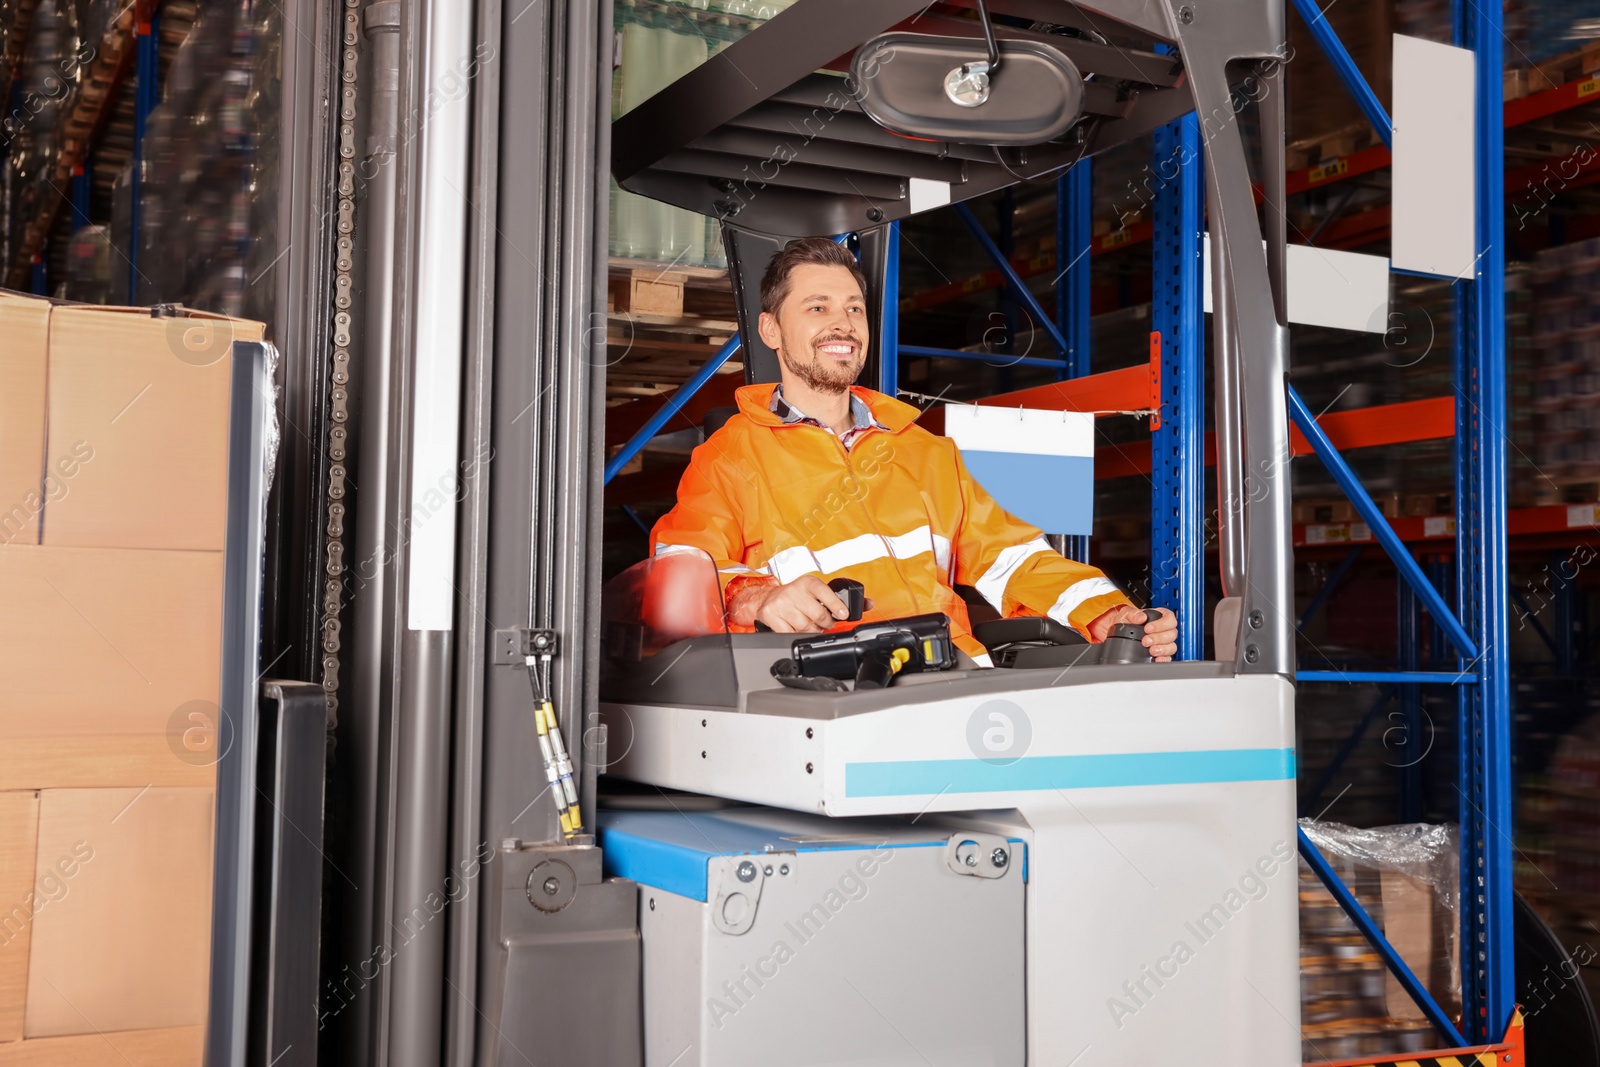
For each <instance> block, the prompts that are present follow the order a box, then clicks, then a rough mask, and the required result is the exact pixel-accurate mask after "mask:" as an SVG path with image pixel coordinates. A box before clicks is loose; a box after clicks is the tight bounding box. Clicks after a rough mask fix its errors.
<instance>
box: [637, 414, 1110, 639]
mask: <svg viewBox="0 0 1600 1067" xmlns="http://www.w3.org/2000/svg"><path fill="white" fill-rule="evenodd" d="M773 389H774V386H773V385H771V384H767V385H747V386H745V387H744V388H742V389H740V390H739V391H738V393H737V394H736V397H737V400H738V404H739V414H737V415H735V416H734V417H733V418H731V419H729V420H728V422H727V424H726V425H725V426H723V428H722V429H720V430H718V431H717V432H716V433H714V434H712V435H711V437H710V439H709V440H707V441H706V442H705V443H704V444H702V445H701V446H700V447H698V448H696V449H695V450H694V455H693V456H692V457H691V458H690V460H689V469H688V470H686V471H685V472H684V475H683V480H682V481H681V482H680V483H679V485H678V503H677V506H676V507H674V508H673V509H672V510H671V511H670V512H668V513H667V514H666V515H664V516H662V518H661V520H660V521H659V522H657V523H656V526H655V529H654V530H653V531H652V532H651V538H650V540H651V544H652V546H653V552H654V553H655V554H657V555H660V554H661V553H663V552H664V551H670V549H671V548H672V547H677V546H688V547H693V548H697V549H700V550H702V551H704V552H706V553H707V554H709V555H710V556H711V558H712V559H713V560H715V561H716V565H717V570H718V571H719V573H720V576H721V580H722V585H723V591H724V595H725V596H728V595H731V593H732V592H734V591H737V587H738V585H739V584H741V583H742V582H744V581H750V580H764V581H774V580H776V581H778V582H783V583H788V582H792V581H794V580H795V579H796V578H799V577H801V576H802V575H805V574H815V575H817V576H818V577H820V578H822V579H823V580H824V581H828V580H831V579H833V578H839V577H848V578H854V579H856V580H857V581H859V582H861V584H862V585H863V586H865V587H866V595H867V597H868V598H869V599H871V600H872V601H873V608H872V610H871V611H868V612H867V613H866V615H865V619H867V620H876V619H894V618H899V617H902V616H906V615H918V614H921V613H923V612H931V611H942V612H944V613H945V614H946V615H949V616H950V620H951V625H952V631H953V633H954V634H955V636H956V641H957V644H958V645H959V646H960V647H961V648H962V649H964V650H965V651H966V652H967V653H968V654H969V655H973V656H980V655H982V654H983V652H984V649H983V646H982V645H981V644H979V643H978V642H977V640H976V639H974V638H973V637H972V636H971V625H970V623H969V621H968V618H967V608H966V604H965V602H964V601H962V599H961V597H960V595H959V594H957V593H956V591H955V590H954V588H952V587H953V586H956V585H970V586H972V587H974V588H975V589H977V590H978V592H979V593H981V594H982V595H983V597H984V599H985V600H987V601H988V602H989V603H990V604H992V605H993V606H994V608H995V610H997V611H998V612H1000V614H1001V615H1006V616H1010V615H1048V616H1050V617H1051V618H1053V619H1055V620H1057V621H1058V622H1061V623H1064V624H1066V625H1068V626H1071V627H1073V628H1074V629H1076V630H1078V631H1079V632H1080V633H1085V634H1086V633H1087V630H1086V627H1087V626H1088V624H1089V622H1090V621H1091V620H1093V619H1095V618H1096V617H1098V616H1099V615H1101V614H1102V613H1104V612H1105V611H1107V610H1108V609H1110V608H1113V607H1115V606H1117V605H1118V604H1127V603H1129V600H1128V599H1127V597H1125V596H1123V595H1122V593H1121V592H1120V591H1118V589H1117V587H1116V586H1114V585H1112V584H1111V582H1110V581H1109V580H1107V578H1106V577H1105V575H1104V574H1103V573H1101V572H1100V571H1099V570H1098V569H1096V568H1094V567H1090V566H1088V565H1087V564H1083V563H1076V562H1073V561H1072V560H1069V559H1067V558H1065V557H1063V556H1062V555H1060V554H1059V553H1057V552H1056V551H1055V550H1054V549H1052V548H1051V547H1050V545H1049V544H1048V543H1047V542H1046V541H1045V539H1044V537H1043V536H1042V535H1041V533H1040V531H1039V530H1038V529H1037V528H1036V527H1033V526H1030V525H1028V524H1027V523H1025V522H1023V521H1021V520H1020V519H1017V518H1015V517H1013V516H1012V515H1010V514H1008V513H1007V512H1006V511H1005V510H1004V509H1002V508H1001V507H1000V505H999V504H997V503H995V501H994V498H993V497H991V496H990V495H989V494H988V493H987V492H985V491H984V490H983V487H982V486H980V485H978V483H977V482H976V481H974V480H973V478H972V476H971V475H970V474H968V473H967V469H966V466H965V464H963V463H962V461H961V452H960V450H959V449H957V448H956V445H955V442H954V441H951V440H950V439H949V438H945V437H939V436H936V435H934V434H931V433H929V432H928V431H926V430H924V429H923V428H922V427H920V426H916V425H914V420H915V419H916V418H917V414H918V412H917V409H916V408H914V407H912V406H911V405H909V404H905V403H902V402H900V401H899V400H895V399H893V398H892V397H888V396H885V395H884V394H882V393H877V392H873V391H872V390H870V389H864V388H861V387H860V386H852V391H853V392H854V393H855V394H856V395H857V396H859V397H861V398H862V399H863V400H864V401H866V403H867V405H868V406H869V407H870V408H871V410H872V414H873V417H874V418H876V419H877V420H878V422H880V423H882V424H883V428H882V429H877V428H874V429H870V430H867V431H865V432H864V433H863V434H862V435H861V436H860V438H858V439H857V440H856V441H855V443H854V445H853V446H852V447H851V448H850V449H849V450H848V451H847V450H846V449H845V448H844V446H843V445H842V444H840V442H839V440H838V438H836V437H834V436H833V434H831V433H829V432H828V431H827V430H825V429H822V428H821V427H817V426H809V425H805V424H801V423H795V424H790V425H785V424H784V423H783V421H782V420H781V419H780V418H779V417H778V416H777V415H775V414H774V413H773V412H772V411H771V410H770V407H771V402H772V391H773ZM1041 490H1042V491H1047V489H1046V487H1041ZM730 584H731V585H732V586H733V588H732V589H730ZM848 625H854V624H848ZM980 662H987V660H986V659H985V660H981V661H980Z"/></svg>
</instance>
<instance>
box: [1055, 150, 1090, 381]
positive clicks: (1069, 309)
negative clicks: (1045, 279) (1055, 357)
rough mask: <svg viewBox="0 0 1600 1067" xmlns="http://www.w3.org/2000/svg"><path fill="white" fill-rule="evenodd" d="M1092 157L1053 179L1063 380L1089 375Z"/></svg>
mask: <svg viewBox="0 0 1600 1067" xmlns="http://www.w3.org/2000/svg"><path fill="white" fill-rule="evenodd" d="M1093 220H1094V157H1092V156H1090V157H1086V158H1084V159H1080V160H1079V161H1078V162H1076V163H1074V164H1073V165H1072V168H1071V169H1070V170H1068V171H1067V172H1066V173H1065V174H1063V175H1062V176H1061V177H1059V178H1057V179H1056V266H1057V267H1059V268H1060V269H1059V271H1057V273H1056V325H1057V327H1058V328H1059V329H1060V330H1061V332H1062V334H1063V335H1064V336H1065V337H1066V339H1067V349H1066V351H1065V352H1063V353H1062V356H1063V357H1064V358H1065V359H1066V364H1067V365H1066V367H1065V368H1064V369H1063V371H1062V377H1063V378H1082V377H1083V376H1084V375H1085V374H1088V373H1089V345H1090V333H1089V246H1090V242H1091V241H1092V240H1093V225H1094V222H1093Z"/></svg>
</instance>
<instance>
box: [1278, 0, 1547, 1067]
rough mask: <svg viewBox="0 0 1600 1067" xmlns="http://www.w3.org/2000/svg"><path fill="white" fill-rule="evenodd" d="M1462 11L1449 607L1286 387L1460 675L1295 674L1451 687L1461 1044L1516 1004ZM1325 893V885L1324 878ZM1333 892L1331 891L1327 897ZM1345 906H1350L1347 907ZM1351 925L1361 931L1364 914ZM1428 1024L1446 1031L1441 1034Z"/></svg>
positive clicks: (1483, 306) (1497, 558)
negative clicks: (1463, 211)
mask: <svg viewBox="0 0 1600 1067" xmlns="http://www.w3.org/2000/svg"><path fill="white" fill-rule="evenodd" d="M1294 3H1295V8H1296V9H1297V10H1298V11H1299V13H1300V15H1301V17H1302V18H1303V19H1304V21H1305V22H1306V25H1307V26H1308V27H1309V29H1310V30H1311V33H1312V36H1313V37H1314V38H1315V39H1316V41H1317V43H1318V45H1319V46H1320V47H1321V49H1322V50H1323V51H1324V52H1325V53H1326V54H1327V55H1328V58H1329V59H1330V61H1331V62H1332V64H1333V66H1334V69H1335V70H1336V71H1337V72H1338V74H1339V77H1340V80H1341V81H1342V82H1343V83H1344V84H1345V86H1346V88H1347V89H1349V91H1350V92H1351V95H1352V96H1354V97H1355V100H1356V102H1357V104H1358V105H1359V106H1360V107H1361V109H1362V111H1363V113H1364V114H1365V115H1366V116H1367V118H1368V120H1369V121H1370V122H1371V123H1372V126H1373V128H1374V129H1375V130H1376V132H1377V134H1378V136H1379V138H1380V139H1381V140H1382V141H1383V143H1384V144H1385V146H1388V147H1391V148H1392V142H1393V127H1392V124H1391V122H1390V119H1389V116H1388V115H1387V114H1386V113H1385V112H1384V109H1383V105H1382V104H1381V102H1380V101H1379V100H1378V99H1377V97H1376V95H1375V94H1374V93H1373V92H1372V90H1371V88H1370V87H1369V86H1368V85H1367V82H1366V80H1365V78H1363V77H1362V75H1361V72H1360V71H1359V70H1358V69H1357V68H1356V66H1355V64H1354V62H1353V61H1352V60H1351V59H1350V56H1349V53H1348V52H1346V50H1345V49H1344V46H1343V45H1342V44H1341V43H1340V41H1339V38H1338V35H1337V34H1336V33H1334V31H1333V29H1332V27H1331V26H1329V25H1328V23H1327V21H1326V20H1325V19H1323V17H1322V12H1321V11H1320V10H1319V9H1318V8H1317V7H1316V6H1315V4H1314V3H1313V2H1312V0H1294ZM1468 7H1469V5H1466V4H1464V3H1463V2H1462V0H1454V3H1453V10H1454V14H1455V34H1454V38H1455V40H1454V43H1455V44H1456V45H1458V46H1463V47H1468V48H1471V49H1472V50H1473V52H1474V53H1475V58H1476V68H1475V69H1476V73H1475V78H1476V92H1475V94H1474V95H1475V105H1476V106H1475V112H1476V114H1475V121H1474V126H1475V135H1476V137H1475V147H1476V167H1475V179H1476V189H1475V192H1476V204H1475V220H1476V237H1477V246H1478V248H1479V249H1480V251H1481V254H1480V256H1479V257H1478V259H1477V261H1476V263H1475V267H1474V271H1475V273H1474V276H1473V278H1472V279H1471V280H1470V281H1453V285H1454V287H1455V291H1456V306H1457V310H1458V315H1457V319H1456V321H1457V323H1458V328H1457V330H1456V332H1455V337H1456V339H1455V356H1456V358H1455V372H1456V434H1455V440H1454V459H1455V471H1456V598H1455V599H1456V604H1457V609H1456V610H1455V611H1453V610H1451V608H1450V607H1449V606H1448V604H1446V603H1445V600H1444V598H1443V597H1441V596H1440V595H1439V593H1438V591H1437V589H1436V587H1435V586H1434V585H1433V584H1432V583H1431V582H1430V581H1429V580H1428V578H1427V577H1426V576H1425V575H1424V574H1423V572H1422V569H1421V568H1420V567H1419V566H1418V565H1417V563H1416V561H1415V560H1414V559H1413V558H1412V556H1411V554H1410V552H1409V551H1408V550H1407V549H1406V548H1405V546H1404V545H1402V544H1401V543H1400V542H1399V539H1398V538H1396V537H1395V536H1394V534H1393V532H1392V531H1391V530H1390V528H1389V525H1388V522H1387V520H1385V518H1384V517H1383V515H1382V514H1381V513H1380V512H1379V510H1378V508H1377V507H1376V506H1375V505H1374V504H1373V502H1372V500H1371V498H1370V497H1369V496H1368V495H1367V494H1366V492H1365V491H1364V490H1363V489H1362V488H1361V486H1360V483H1359V481H1358V480H1357V479H1356V478H1355V476H1354V474H1353V473H1352V472H1351V471H1350V469H1349V467H1348V466H1347V465H1346V464H1345V462H1344V460H1343V459H1342V458H1341V457H1340V456H1339V454H1338V452H1337V451H1336V450H1335V449H1334V448H1333V446H1332V445H1331V444H1330V443H1329V442H1328V440H1327V438H1326V436H1325V435H1323V434H1321V433H1320V431H1318V430H1317V429H1316V426H1315V421H1314V419H1313V417H1312V416H1311V413H1310V412H1309V411H1308V410H1307V409H1306V408H1305V406H1304V404H1303V402H1301V400H1300V398H1299V396H1298V395H1297V394H1296V393H1295V392H1294V390H1293V389H1292V388H1291V389H1290V405H1291V410H1292V412H1293V418H1294V422H1295V425H1296V426H1298V427H1299V428H1300V430H1301V431H1302V432H1303V433H1305V435H1306V436H1307V438H1308V439H1309V440H1311V442H1312V444H1313V446H1314V448H1315V450H1316V452H1317V455H1318V456H1319V458H1320V459H1321V460H1322V461H1323V463H1324V464H1325V465H1326V466H1327V467H1328V468H1329V470H1330V472H1331V473H1332V474H1333V475H1334V477H1335V479H1336V480H1337V481H1338V482H1339V484H1340V486H1341V488H1343V489H1344V490H1345V492H1346V494H1347V495H1348V496H1349V497H1350V499H1351V502H1352V503H1353V504H1354V505H1355V506H1356V509H1357V510H1358V511H1359V512H1360V513H1361V517H1362V520H1363V521H1364V522H1366V523H1367V524H1368V525H1369V526H1370V527H1371V528H1372V530H1373V532H1374V534H1375V535H1376V536H1377V538H1378V540H1379V541H1380V542H1381V543H1382V544H1383V547H1384V549H1385V551H1386V552H1387V553H1388V554H1389V556H1390V557H1391V558H1392V559H1393V560H1394V563H1395V565H1396V567H1397V569H1398V570H1399V573H1400V579H1401V581H1402V583H1403V585H1404V586H1405V587H1406V588H1407V592H1408V593H1410V594H1414V595H1415V596H1416V598H1417V599H1419V600H1421V601H1422V602H1423V603H1424V604H1426V606H1427V607H1428V610H1429V612H1430V614H1431V615H1432V616H1433V619H1434V621H1435V623H1436V624H1438V625H1440V626H1441V627H1442V629H1443V630H1444V631H1445V632H1446V634H1447V636H1448V637H1449V640H1450V643H1451V644H1453V645H1455V647H1456V651H1457V653H1458V661H1457V662H1458V670H1457V671H1456V672H1455V673H1454V674H1450V673H1448V672H1439V673H1433V674H1428V673H1424V672H1420V671H1415V670H1404V669H1403V670H1402V671H1400V672H1392V673H1380V672H1361V673H1355V672H1320V671H1319V672H1309V671H1307V672H1301V673H1300V678H1301V679H1302V680H1309V679H1311V678H1313V677H1314V678H1315V679H1316V680H1330V681H1331V680H1347V681H1387V682H1390V683H1399V684H1401V685H1402V686H1404V685H1405V684H1409V683H1413V682H1450V683H1453V684H1455V685H1456V692H1457V700H1458V730H1457V737H1458V744H1459V746H1460V748H1459V753H1458V764H1457V790H1458V792H1459V794H1460V801H1459V820H1460V828H1461V832H1460V841H1461V866H1460V878H1461V882H1460V886H1461V895H1460V899H1461V917H1460V918H1461V931H1460V937H1461V942H1460V944H1461V946H1462V950H1461V989H1462V1020H1461V1031H1462V1034H1463V1036H1464V1037H1465V1038H1466V1039H1467V1040H1470V1041H1476V1042H1491V1041H1497V1040H1499V1039H1500V1038H1501V1037H1502V1035H1504V1034H1505V1032H1506V1029H1507V1027H1508V1026H1509V1025H1510V1023H1511V1020H1512V1015H1513V1012H1514V1011H1515V1008H1516V1001H1515V974H1514V969H1513V952H1514V946H1513V944H1512V901H1513V889H1512V862H1511V849H1512V843H1511V837H1510V834H1511V799H1512V798H1511V790H1512V780H1511V730H1510V725H1511V711H1510V686H1509V680H1508V679H1509V662H1508V658H1509V657H1508V652H1509V650H1508V647H1507V640H1508V634H1507V612H1508V606H1507V588H1508V586H1507V564H1506V454H1505V438H1504V435H1503V430H1504V428H1505V427H1506V425H1507V422H1506V340H1505V327H1506V320H1505V242H1504V227H1505V216H1504V203H1503V200H1504V197H1503V185H1504V171H1503V164H1502V156H1503V142H1504V134H1503V129H1502V126H1503V118H1502V116H1503V113H1504V112H1503V99H1502V97H1503V84H1502V80H1501V68H1502V56H1501V25H1500V24H1501V11H1500V7H1499V5H1495V4H1472V5H1470V12H1469V10H1468ZM1435 573H1436V574H1437V573H1438V572H1437V571H1435ZM1401 605H1402V613H1403V615H1404V614H1409V613H1408V611H1407V609H1408V608H1409V606H1410V605H1409V597H1408V596H1406V595H1402V598H1401ZM1458 611H1459V615H1458V614H1457V612H1458ZM1308 614H1309V612H1308ZM1412 618H1414V616H1412ZM1401 640H1402V642H1407V641H1409V642H1410V643H1412V644H1413V645H1414V644H1416V642H1417V641H1418V640H1419V637H1418V635H1417V633H1416V629H1415V627H1414V626H1413V625H1402V627H1401ZM1416 651H1417V650H1416V649H1415V648H1410V649H1407V648H1402V649H1401V662H1402V668H1408V667H1412V666H1413V665H1414V664H1415V662H1416ZM1403 785H1404V788H1403V791H1402V798H1401V799H1402V806H1403V807H1404V808H1405V809H1407V810H1406V814H1407V815H1411V814H1414V813H1415V811H1416V809H1417V807H1418V806H1419V798H1418V797H1417V796H1416V795H1415V790H1416V786H1415V784H1414V783H1410V782H1408V783H1403ZM1301 847H1302V853H1303V854H1306V858H1307V860H1308V861H1309V862H1311V863H1312V865H1313V867H1314V868H1317V869H1318V874H1319V875H1321V876H1322V877H1323V879H1324V881H1329V879H1330V878H1331V879H1332V882H1337V878H1336V877H1333V875H1332V872H1331V870H1328V869H1327V865H1326V864H1325V863H1322V862H1320V861H1321V857H1320V856H1317V855H1316V850H1315V848H1314V847H1311V846H1310V844H1309V842H1308V841H1306V839H1305V837H1304V835H1303V834H1302V835H1301ZM1329 887H1330V889H1333V888H1334V886H1333V885H1332V884H1331V883H1330V886H1329ZM1339 888H1342V887H1339ZM1335 895H1336V896H1337V895H1339V893H1338V891H1337V889H1336V890H1335ZM1341 902H1344V901H1343V900H1341ZM1349 903H1351V904H1354V901H1353V899H1352V900H1351V901H1349ZM1355 909H1356V911H1359V905H1355ZM1347 910H1350V909H1349V908H1347ZM1353 917H1355V918H1357V922H1358V924H1360V922H1361V916H1359V915H1353ZM1364 932H1365V931H1364ZM1373 941H1374V944H1375V946H1376V947H1377V948H1378V949H1379V951H1380V953H1382V954H1383V955H1384V956H1385V958H1386V961H1387V962H1389V963H1390V964H1391V967H1392V966H1393V964H1394V962H1395V960H1394V954H1393V950H1392V948H1390V947H1389V946H1388V945H1387V943H1386V942H1384V941H1383V939H1382V938H1381V936H1379V937H1375V938H1373ZM1413 992H1414V995H1415V991H1413ZM1417 999H1418V1002H1419V1004H1421V1005H1422V1006H1423V1008H1424V1009H1425V1010H1427V1011H1428V1014H1429V1017H1430V1019H1432V1020H1433V1021H1434V1022H1435V1025H1439V1018H1438V1014H1439V1009H1438V1006H1437V1005H1435V1004H1433V1003H1432V1002H1431V999H1430V998H1427V997H1426V995H1425V994H1424V995H1422V996H1419V997H1417ZM1439 1028H1440V1029H1441V1030H1442V1031H1444V1032H1445V1033H1447V1034H1448V1033H1449V1031H1448V1030H1447V1029H1446V1027H1444V1026H1440V1027H1439Z"/></svg>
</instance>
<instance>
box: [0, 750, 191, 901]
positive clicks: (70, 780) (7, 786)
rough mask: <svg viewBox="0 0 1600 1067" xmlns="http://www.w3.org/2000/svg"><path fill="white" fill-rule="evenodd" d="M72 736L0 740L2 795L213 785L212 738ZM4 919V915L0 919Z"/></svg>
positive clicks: (0, 785)
mask: <svg viewBox="0 0 1600 1067" xmlns="http://www.w3.org/2000/svg"><path fill="white" fill-rule="evenodd" d="M193 726H194V723H193V721H192V720H190V722H189V725H187V726H185V727H184V731H185V732H187V733H188V737H187V738H186V737H185V736H184V733H182V732H177V731H176V730H171V731H168V732H165V733H159V734H155V733H151V734H97V735H85V734H72V735H69V736H64V737H7V738H5V739H4V740H3V741H0V793H3V792H6V791H11V790H20V789H28V790H37V789H106V788H113V787H116V786H124V785H132V786H140V787H143V786H147V785H181V786H193V787H198V788H204V789H210V788H211V787H212V786H213V785H215V784H216V780H217V767H216V759H215V758H214V754H215V751H216V750H215V748H214V747H213V748H211V749H210V750H209V751H207V750H206V747H205V744H206V742H208V741H209V742H214V741H215V738H214V737H207V736H204V735H202V734H199V733H196V732H195V731H194V729H193ZM0 919H3V916H0Z"/></svg>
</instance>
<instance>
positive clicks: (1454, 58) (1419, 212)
mask: <svg viewBox="0 0 1600 1067" xmlns="http://www.w3.org/2000/svg"><path fill="white" fill-rule="evenodd" d="M1476 70H1477V63H1476V59H1475V57H1474V56H1473V54H1472V53H1471V52H1470V51H1468V50H1467V49H1465V48H1454V47H1452V46H1450V45H1447V44H1437V43H1435V42H1433V41H1423V40H1419V39H1418V38H1415V37H1406V36H1404V35H1403V34H1398V33H1397V34H1395V35H1394V115H1393V119H1394V165H1393V173H1394V196H1393V202H1394V212H1393V216H1392V222H1391V225H1390V231H1391V233H1392V237H1391V238H1390V256H1391V257H1392V258H1393V260H1394V265H1395V267H1396V268H1398V269H1400V270H1415V271H1422V272H1424V273H1426V274H1439V275H1443V276H1445V277H1447V278H1471V277H1472V276H1473V272H1474V271H1475V269H1476V264H1477V261H1478V239H1477V232H1476V231H1477V227H1476V225H1475V212H1474V205H1475V204H1476V202H1477V200H1476V198H1477V173H1478V169H1477V160H1476V158H1475V156H1476V143H1475V142H1476V130H1475V127H1474V122H1473V116H1474V110H1473V108H1474V101H1475V99H1476V98H1477V92H1476V81H1477V77H1476ZM1499 76H1500V75H1499V73H1498V72H1497V73H1496V74H1495V77H1497V78H1498V77H1499ZM1495 165H1496V166H1499V161H1498V160H1496V161H1495Z"/></svg>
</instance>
